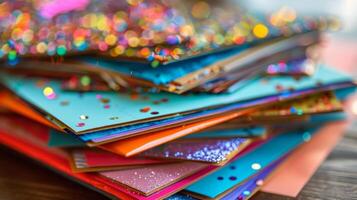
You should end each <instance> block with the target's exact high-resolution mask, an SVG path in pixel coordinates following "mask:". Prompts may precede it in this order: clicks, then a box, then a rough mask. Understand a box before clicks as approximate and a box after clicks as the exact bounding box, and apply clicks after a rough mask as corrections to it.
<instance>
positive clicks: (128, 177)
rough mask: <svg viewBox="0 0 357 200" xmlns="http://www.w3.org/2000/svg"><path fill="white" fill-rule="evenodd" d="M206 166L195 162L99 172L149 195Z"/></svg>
mask: <svg viewBox="0 0 357 200" xmlns="http://www.w3.org/2000/svg"><path fill="white" fill-rule="evenodd" d="M206 166H207V165H206V164H202V163H197V162H183V163H174V164H165V165H164V164H161V165H152V166H147V167H141V168H135V169H124V170H119V171H109V172H100V174H101V175H102V176H105V177H107V178H109V179H110V180H113V181H116V182H119V183H121V184H124V185H126V186H128V187H130V188H131V189H134V190H135V191H138V192H140V193H143V194H144V195H150V194H152V193H154V192H156V191H158V190H160V189H161V188H163V187H165V186H168V185H170V184H172V183H175V182H177V181H179V180H181V179H183V178H185V177H187V176H189V175H191V174H194V173H195V172H197V171H198V170H201V169H203V168H205V167H206Z"/></svg>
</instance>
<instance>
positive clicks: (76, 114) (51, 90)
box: [1, 67, 351, 133]
mask: <svg viewBox="0 0 357 200" xmlns="http://www.w3.org/2000/svg"><path fill="white" fill-rule="evenodd" d="M1 78H2V81H3V82H4V83H5V84H6V85H7V87H9V88H10V89H12V90H13V91H14V92H15V93H16V94H17V95H19V96H20V97H22V98H23V99H25V100H26V101H28V102H30V103H31V104H33V105H34V106H36V107H37V108H39V109H40V110H43V111H45V112H47V113H49V114H51V115H52V116H53V117H55V118H56V119H58V121H60V122H62V123H64V124H65V125H66V126H68V128H70V129H71V130H73V131H74V132H76V133H84V132H88V131H90V130H93V129H98V128H102V127H111V126H118V125H123V124H128V123H134V122H136V123H137V122H138V121H140V120H144V119H145V120H147V119H157V118H158V117H165V116H168V115H172V114H177V113H182V112H187V111H190V110H191V111H192V110H197V109H203V108H207V107H212V106H219V105H224V104H229V103H234V102H238V101H245V100H249V99H255V98H262V97H264V96H270V95H276V94H278V93H281V92H282V91H286V90H287V89H289V88H294V89H295V90H301V89H306V88H311V87H316V84H318V86H320V85H321V84H322V85H325V84H331V83H336V82H345V81H351V78H350V77H349V76H347V75H344V74H341V73H340V72H338V71H335V70H333V69H330V68H327V67H320V68H319V69H318V70H317V72H316V73H315V74H314V75H313V76H311V77H309V78H302V79H301V80H295V79H293V78H291V77H274V78H271V79H270V80H269V81H268V82H265V81H263V80H256V81H254V82H253V83H251V84H249V85H247V86H246V87H244V88H242V89H241V90H239V91H238V92H235V93H233V94H220V95H207V94H189V95H185V96H179V95H174V94H167V93H158V94H140V95H136V97H135V98H134V99H133V96H131V95H130V94H125V93H120V94H118V93H105V92H101V93H83V94H82V93H80V94H77V93H72V92H64V91H61V89H60V84H59V83H58V82H56V81H45V80H40V79H30V78H26V79H24V78H18V77H15V76H10V75H3V76H2V77H1ZM144 97H145V98H144ZM161 99H166V101H165V102H164V103H163V104H159V105H156V104H153V101H158V100H161ZM89 105H90V106H89ZM147 107H149V108H150V110H149V111H148V112H143V111H145V110H148V109H146V108H147ZM59 108H60V109H59ZM69 112H70V113H72V114H71V115H67V113H69Z"/></svg>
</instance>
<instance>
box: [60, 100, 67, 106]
mask: <svg viewBox="0 0 357 200" xmlns="http://www.w3.org/2000/svg"><path fill="white" fill-rule="evenodd" d="M60 105H61V106H68V105H69V101H61V102H60Z"/></svg>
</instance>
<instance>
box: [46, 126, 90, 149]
mask: <svg viewBox="0 0 357 200" xmlns="http://www.w3.org/2000/svg"><path fill="white" fill-rule="evenodd" d="M48 146H50V147H85V146H86V144H85V143H84V142H82V140H80V139H78V137H76V136H74V135H72V134H66V133H59V132H58V131H55V130H50V138H49V140H48Z"/></svg>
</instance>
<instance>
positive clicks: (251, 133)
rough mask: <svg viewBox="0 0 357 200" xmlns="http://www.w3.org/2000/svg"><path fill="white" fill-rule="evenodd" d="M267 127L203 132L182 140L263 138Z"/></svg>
mask: <svg viewBox="0 0 357 200" xmlns="http://www.w3.org/2000/svg"><path fill="white" fill-rule="evenodd" d="M266 131H267V130H266V128H265V127H260V126H253V127H245V128H240V129H223V130H212V131H203V132H200V133H195V134H190V135H187V136H185V137H183V138H182V139H191V138H226V137H261V136H263V135H264V134H265V133H266Z"/></svg>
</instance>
